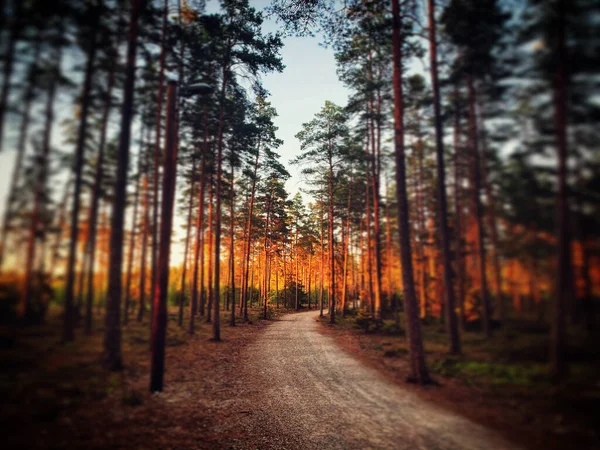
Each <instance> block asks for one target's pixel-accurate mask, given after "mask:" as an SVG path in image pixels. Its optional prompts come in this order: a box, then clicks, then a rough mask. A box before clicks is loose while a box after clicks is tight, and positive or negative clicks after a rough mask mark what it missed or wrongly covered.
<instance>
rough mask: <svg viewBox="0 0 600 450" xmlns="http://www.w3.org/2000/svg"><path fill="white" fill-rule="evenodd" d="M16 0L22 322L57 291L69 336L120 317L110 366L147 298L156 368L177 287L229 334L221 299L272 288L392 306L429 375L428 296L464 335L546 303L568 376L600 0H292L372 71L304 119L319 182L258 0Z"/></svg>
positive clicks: (542, 315)
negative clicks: (269, 77) (424, 331)
mask: <svg viewBox="0 0 600 450" xmlns="http://www.w3.org/2000/svg"><path fill="white" fill-rule="evenodd" d="M50 3H52V5H50ZM0 10H1V11H2V18H1V20H2V23H1V30H2V33H1V36H2V51H3V61H2V64H3V66H2V67H3V78H2V85H1V86H2V87H1V89H2V92H1V96H0V101H1V106H2V108H1V111H0V127H1V129H2V130H3V138H2V143H3V150H2V151H4V152H6V151H9V149H10V148H12V149H15V164H14V168H13V175H12V178H11V180H10V186H9V192H8V195H7V202H6V207H5V212H4V218H3V223H2V230H1V233H2V235H1V242H2V247H1V252H2V253H1V255H2V257H1V259H0V263H1V264H2V266H1V270H2V283H3V289H4V291H5V295H4V296H5V298H6V302H4V304H5V305H7V306H8V308H7V312H9V311H11V309H10V308H13V309H12V310H14V312H15V314H16V316H17V320H18V321H19V322H20V323H30V322H38V321H41V320H43V318H44V316H45V314H46V312H47V309H48V306H49V304H50V302H51V301H59V302H62V305H63V307H64V340H65V341H67V342H68V341H72V340H73V339H75V335H76V330H77V327H78V326H82V327H83V330H84V332H85V333H88V334H89V333H92V332H93V329H94V323H95V322H94V319H96V320H97V318H98V317H99V316H101V317H103V320H105V328H104V332H105V341H104V342H105V351H104V358H103V359H104V363H105V365H106V367H107V368H109V369H112V370H115V369H119V368H121V367H122V364H123V361H122V357H121V332H122V331H121V330H122V326H125V325H127V323H128V322H129V321H131V320H137V321H142V320H143V319H144V317H145V316H146V315H147V313H148V310H150V313H151V317H152V345H153V348H152V355H153V356H152V367H153V376H152V386H151V389H152V390H161V389H162V371H163V368H162V365H163V360H164V338H165V329H166V321H167V309H166V308H167V300H168V298H171V299H172V301H174V303H175V304H176V305H177V307H178V322H179V325H180V326H182V327H186V328H187V330H188V331H189V333H194V329H195V326H196V323H195V320H197V319H198V317H202V318H203V319H204V320H205V321H207V322H210V323H211V324H212V327H213V338H214V339H216V340H218V339H220V337H221V336H220V333H221V329H220V318H221V314H220V310H221V309H222V308H223V307H224V308H225V309H226V310H228V311H229V314H228V317H229V323H230V325H235V323H236V320H240V319H241V320H248V318H249V315H248V309H249V306H250V304H251V303H253V302H254V303H256V304H257V305H260V308H261V314H262V316H263V317H265V318H267V317H269V314H270V312H269V309H270V308H272V307H273V306H275V307H279V306H285V307H288V308H294V309H300V308H303V307H308V308H312V307H315V308H319V309H320V311H321V315H324V312H325V308H327V307H328V308H327V309H328V310H329V320H330V321H331V322H334V321H335V317H336V314H341V315H344V314H347V313H348V312H349V311H351V310H352V311H358V310H361V311H362V312H363V314H366V315H367V316H368V317H370V318H371V319H372V320H373V321H374V322H375V323H380V322H381V320H382V319H384V318H389V317H393V318H395V320H396V321H397V326H398V327H404V328H405V329H406V331H407V336H408V339H409V342H410V350H411V369H412V375H411V376H412V378H413V379H414V380H415V381H418V382H428V381H429V374H428V370H427V366H426V362H425V354H424V351H423V344H422V338H421V322H422V321H423V320H429V319H431V318H443V320H444V321H445V322H446V324H447V331H448V335H449V339H448V342H449V351H450V352H453V353H458V352H460V331H461V330H464V329H466V328H469V327H478V328H480V329H481V331H482V333H484V334H485V336H486V337H490V336H491V335H492V334H493V333H494V332H495V330H496V329H497V328H500V329H501V330H505V329H506V327H507V324H508V323H509V322H510V319H511V318H513V317H517V316H524V315H531V314H534V315H536V316H537V317H538V318H539V320H540V321H546V322H548V323H551V324H552V330H553V331H552V345H551V352H550V355H551V359H550V360H551V362H552V371H553V373H554V374H555V375H557V376H561V375H563V374H564V373H565V365H564V349H565V346H566V339H567V332H568V331H569V327H568V325H572V327H571V329H574V328H575V327H577V328H582V327H583V326H584V325H585V326H587V327H590V328H591V327H592V326H593V324H592V320H593V317H594V315H593V312H594V309H593V305H594V304H595V303H594V302H595V299H596V298H597V297H598V294H599V290H600V285H599V283H600V271H599V267H600V259H599V258H600V253H599V249H598V235H597V230H598V229H599V228H598V226H597V225H598V217H599V214H598V213H599V212H598V198H599V192H598V191H599V186H600V184H599V178H598V175H599V174H600V171H598V164H599V163H600V161H599V160H598V152H596V151H595V146H596V145H597V142H598V127H597V126H596V124H597V122H598V120H597V119H598V117H599V116H598V112H599V111H598V102H597V93H598V73H597V65H596V64H594V59H595V57H596V56H597V51H598V41H597V39H596V38H595V36H596V35H597V31H598V30H597V28H598V25H597V22H595V19H594V17H596V16H595V14H596V15H597V13H598V7H597V5H596V4H595V3H594V2H592V1H585V0H578V1H575V2H565V1H559V0H555V1H550V2H537V1H534V0H531V1H529V2H514V3H513V2H509V1H505V2H502V1H495V0H485V1H481V0H479V1H475V0H452V1H449V2H437V4H436V2H433V1H432V0H430V1H429V2H428V3H427V8H423V5H421V4H420V3H419V2H414V1H412V0H409V1H405V2H401V3H400V2H398V1H396V0H394V1H392V2H391V4H389V3H387V2H380V1H372V2H363V1H358V0H357V1H350V2H345V3H344V4H343V5H341V4H337V3H336V2H326V1H325V2H299V1H298V2H297V1H295V0H289V1H288V0H281V1H280V0H277V1H275V2H273V4H272V5H271V9H270V13H271V14H274V15H276V16H277V17H279V18H280V19H282V20H283V21H284V24H285V26H286V29H287V30H288V31H290V32H298V33H303V32H307V31H310V30H314V29H315V27H317V28H318V29H320V31H321V32H322V33H323V35H324V36H325V39H326V42H327V44H328V45H330V46H331V47H332V48H333V50H334V51H335V55H336V60H337V63H338V74H339V78H340V81H341V82H342V83H344V84H345V85H346V86H347V87H348V88H349V89H350V90H351V92H352V95H351V98H350V99H349V101H348V104H347V105H344V106H339V105H335V104H333V103H331V102H325V105H324V106H323V108H322V110H321V111H320V112H318V113H317V114H316V115H315V117H314V119H313V120H311V121H309V122H308V123H305V124H303V125H302V127H301V130H300V131H299V133H298V135H297V138H298V140H299V142H300V145H301V149H300V152H299V156H298V157H297V158H295V159H294V160H293V161H291V163H292V164H297V165H299V166H300V167H301V169H302V173H303V176H304V178H305V180H306V181H307V182H308V183H307V184H306V189H305V191H306V194H308V195H310V197H311V202H310V203H308V204H305V203H304V202H303V200H302V195H301V194H298V195H296V196H294V197H293V198H291V199H290V198H289V195H288V193H287V192H286V190H285V181H286V180H287V179H288V178H289V174H288V172H287V170H286V168H285V163H284V162H281V161H280V158H279V156H278V154H277V153H276V149H277V148H278V147H279V146H280V145H281V141H280V140H279V139H278V138H277V136H276V132H277V128H276V127H275V125H274V118H275V117H276V115H277V112H276V111H275V109H274V108H273V107H272V105H271V104H270V103H269V101H268V92H266V90H265V88H264V87H263V86H262V84H261V82H260V77H261V74H264V73H268V72H273V71H281V70H283V68H284V67H283V64H282V62H281V58H280V56H279V51H280V49H281V47H282V41H281V36H279V35H272V34H265V33H263V32H262V30H261V26H262V22H263V15H262V13H260V12H257V11H256V10H255V9H254V8H252V7H251V6H250V5H249V4H248V2H247V1H244V0H231V1H229V0H228V1H222V2H220V9H219V11H218V12H216V13H212V14H209V13H207V12H206V10H205V9H204V7H203V5H202V4H201V3H200V2H198V3H197V4H195V3H193V2H191V1H189V2H186V1H183V0H181V1H179V0H178V1H174V0H171V1H169V0H161V1H158V0H155V1H147V0H131V1H124V0H123V1H121V0H112V1H111V0H89V1H75V0H60V1H57V2H46V1H36V0H29V1H26V2H20V1H16V0H15V1H9V0H4V1H3V2H2V4H0ZM420 61H426V62H425V69H426V70H424V71H423V70H420V69H419V62H420ZM59 119H60V120H59ZM175 204H176V205H175ZM557 205H558V214H557ZM175 206H177V207H178V208H177V209H176V208H175ZM176 212H178V214H176ZM180 223H182V224H183V226H182V227H178V224H180ZM173 228H175V230H177V231H179V228H181V231H182V233H178V232H176V233H173V235H174V236H177V237H178V238H181V241H180V242H178V245H177V248H179V249H181V250H182V253H183V264H181V266H179V267H174V266H173V267H170V266H169V262H170V260H171V259H172V258H170V256H171V238H172V229H173ZM11 301H12V302H13V303H12V304H11V303H10V302H11ZM401 314H403V315H404V318H405V320H404V323H402V315H401Z"/></svg>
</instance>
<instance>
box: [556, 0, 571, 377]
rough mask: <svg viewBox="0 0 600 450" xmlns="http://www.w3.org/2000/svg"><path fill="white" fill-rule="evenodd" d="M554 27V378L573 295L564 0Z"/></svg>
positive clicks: (562, 367)
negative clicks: (568, 306)
mask: <svg viewBox="0 0 600 450" xmlns="http://www.w3.org/2000/svg"><path fill="white" fill-rule="evenodd" d="M557 9H558V10H557V18H558V19H557V20H558V23H557V27H556V48H555V52H554V53H555V59H554V61H555V63H556V65H555V74H554V77H555V78H554V122H555V124H554V126H555V129H556V131H555V133H556V149H557V165H558V197H557V201H558V211H557V224H558V229H557V234H558V249H557V250H558V264H557V274H556V298H555V300H554V310H553V317H552V333H551V338H550V371H551V372H552V375H553V376H554V377H556V378H557V379H560V378H562V377H564V375H565V374H566V372H567V366H566V364H565V360H564V349H565V345H566V321H565V311H566V305H567V301H568V300H569V299H570V298H571V294H572V286H573V281H572V276H573V271H572V267H571V242H570V235H569V204H568V196H567V92H566V91H567V73H566V67H565V65H566V64H567V49H566V45H565V27H566V24H565V21H566V19H565V15H566V1H565V0H559V2H558V5H557Z"/></svg>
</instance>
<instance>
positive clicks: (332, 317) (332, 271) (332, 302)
mask: <svg viewBox="0 0 600 450" xmlns="http://www.w3.org/2000/svg"><path fill="white" fill-rule="evenodd" d="M328 184H329V323H335V253H334V252H335V245H334V241H333V226H334V222H333V161H332V155H331V150H330V153H329V183H328Z"/></svg>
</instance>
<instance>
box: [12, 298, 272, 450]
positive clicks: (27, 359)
mask: <svg viewBox="0 0 600 450" xmlns="http://www.w3.org/2000/svg"><path fill="white" fill-rule="evenodd" d="M258 317H259V312H258V311H252V312H251V314H250V318H251V322H250V323H240V324H238V326H236V327H234V328H231V327H229V325H228V323H229V322H228V313H227V312H225V311H224V312H223V314H222V318H221V334H222V338H223V341H222V342H212V341H210V340H209V338H210V337H211V333H212V327H211V325H210V324H206V323H205V319H204V318H199V319H198V320H197V321H196V334H195V335H194V336H190V335H188V334H187V332H186V331H185V330H183V329H181V328H179V327H178V326H177V319H176V318H177V314H176V310H175V309H171V310H170V311H169V326H168V337H167V348H166V363H165V366H166V373H165V390H164V391H163V392H162V393H159V394H150V393H149V372H150V341H149V328H150V326H149V322H148V317H147V316H146V318H145V320H144V321H143V322H142V323H138V322H136V321H135V320H133V321H130V324H129V325H127V326H125V327H123V362H124V365H125V369H124V370H123V371H121V372H116V373H110V372H107V371H105V370H103V369H102V367H101V363H100V362H101V349H102V339H103V329H104V326H103V324H102V323H101V322H102V321H101V320H100V318H99V317H98V318H97V319H96V323H95V324H94V325H95V329H94V333H93V335H92V336H89V337H88V336H85V335H84V334H83V331H82V330H81V329H78V330H77V339H76V341H75V342H74V343H70V344H67V345H65V344H61V343H60V336H61V334H60V333H61V320H60V311H59V310H58V308H56V309H54V310H51V311H50V314H49V317H48V319H47V322H46V324H44V325H39V326H31V327H28V328H25V329H22V330H19V331H18V332H17V331H16V330H14V329H10V328H7V327H2V328H0V343H1V345H0V398H2V402H1V404H0V423H2V429H3V430H4V433H3V439H2V448H3V449H7V450H8V449H11V450H12V449H42V448H43V449H109V448H110V449H112V448H118V449H149V448H152V449H217V448H228V447H230V446H231V443H235V442H237V441H240V442H249V438H248V436H247V435H246V430H240V429H238V428H237V427H236V425H237V424H238V418H239V416H240V415H244V414H245V411H238V410H236V409H235V408H232V407H231V405H230V400H231V399H232V398H235V397H236V396H237V395H238V394H239V392H240V391H242V390H243V389H244V384H245V381H244V379H243V378H242V377H240V374H239V372H238V369H239V367H240V366H241V365H242V364H241V362H240V358H241V354H242V352H243V350H244V349H245V347H246V346H247V345H248V344H249V343H251V342H252V341H253V340H254V339H256V337H257V336H258V335H259V334H260V331H261V330H262V329H264V328H265V326H266V325H267V323H268V322H265V321H262V320H258V319H257V318H258ZM15 333H17V334H16V335H15ZM224 424H229V426H223V425H224Z"/></svg>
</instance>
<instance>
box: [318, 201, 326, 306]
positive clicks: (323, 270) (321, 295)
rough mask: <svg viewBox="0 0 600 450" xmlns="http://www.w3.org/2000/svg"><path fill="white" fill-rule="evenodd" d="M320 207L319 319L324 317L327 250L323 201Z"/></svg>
mask: <svg viewBox="0 0 600 450" xmlns="http://www.w3.org/2000/svg"><path fill="white" fill-rule="evenodd" d="M319 203H320V206H321V215H320V218H319V220H320V222H319V223H320V230H321V270H320V272H321V273H320V276H321V280H320V288H319V309H320V313H319V317H323V290H324V289H323V288H324V286H323V284H324V281H325V250H324V249H323V241H324V237H325V236H324V232H323V215H324V211H323V210H324V208H323V200H322V199H321V200H319Z"/></svg>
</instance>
